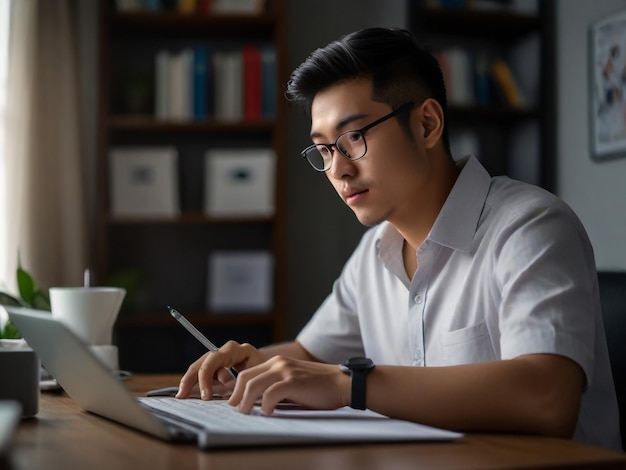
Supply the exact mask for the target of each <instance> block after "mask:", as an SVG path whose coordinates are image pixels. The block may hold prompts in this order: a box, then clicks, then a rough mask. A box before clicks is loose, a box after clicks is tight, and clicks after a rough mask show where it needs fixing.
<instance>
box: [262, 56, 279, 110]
mask: <svg viewBox="0 0 626 470" xmlns="http://www.w3.org/2000/svg"><path fill="white" fill-rule="evenodd" d="M276 77H277V74H276V49H275V48H274V47H271V46H267V47H264V48H263V50H262V51H261V89H262V97H261V113H262V115H263V117H264V118H267V119H272V118H274V117H275V116H276V99H277V96H276V95H277V93H276V87H277V86H278V84H277V82H276V80H277V78H276Z"/></svg>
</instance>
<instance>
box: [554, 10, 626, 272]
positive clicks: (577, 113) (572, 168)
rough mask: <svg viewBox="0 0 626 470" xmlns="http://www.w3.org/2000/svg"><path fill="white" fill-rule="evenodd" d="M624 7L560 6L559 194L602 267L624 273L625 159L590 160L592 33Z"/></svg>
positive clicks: (558, 34) (625, 224) (557, 31)
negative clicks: (589, 48)
mask: <svg viewBox="0 0 626 470" xmlns="http://www.w3.org/2000/svg"><path fill="white" fill-rule="evenodd" d="M625 9H626V1H625V0H594V1H589V0H558V4H557V25H556V37H557V49H556V50H557V54H556V56H557V83H558V87H557V90H558V91H557V118H558V119H557V129H558V130H557V148H558V155H557V192H558V194H559V196H561V197H562V198H563V199H564V200H565V201H566V202H567V203H568V204H570V205H571V206H572V208H573V209H574V211H576V213H577V214H578V215H579V217H580V218H581V220H582V222H583V224H584V225H585V227H586V229H587V231H588V233H589V236H590V238H591V242H592V244H593V246H594V250H595V255H596V264H597V266H598V269H619V270H626V158H621V159H617V160H610V161H603V162H601V163H598V162H595V161H592V160H591V158H590V152H589V150H588V149H589V138H588V129H589V119H588V116H589V106H588V97H587V93H588V89H589V83H588V66H589V65H588V56H587V41H588V31H589V26H590V24H591V23H593V22H595V21H598V20H601V19H604V18H605V17H606V16H608V15H609V14H611V13H614V12H617V11H624V10H625Z"/></svg>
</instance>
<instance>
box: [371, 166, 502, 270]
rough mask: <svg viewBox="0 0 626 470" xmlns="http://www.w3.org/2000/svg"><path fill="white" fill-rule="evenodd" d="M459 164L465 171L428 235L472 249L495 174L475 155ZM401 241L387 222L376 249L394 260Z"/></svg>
mask: <svg viewBox="0 0 626 470" xmlns="http://www.w3.org/2000/svg"><path fill="white" fill-rule="evenodd" d="M457 165H458V166H459V168H460V169H461V173H460V174H459V176H458V178H457V180H456V182H455V183H454V186H453V187H452V190H451V191H450V194H449V195H448V197H447V199H446V202H445V203H444V205H443V207H442V208H441V211H440V212H439V215H438V216H437V219H436V220H435V224H434V225H433V228H432V229H431V231H430V234H429V235H428V237H427V238H428V239H429V240H432V241H434V242H435V243H438V244H440V245H444V246H447V247H449V248H452V249H455V250H460V251H466V252H469V251H470V248H471V246H472V240H473V239H474V234H475V233H476V229H477V227H478V221H479V220H480V215H481V213H482V211H483V207H484V205H485V201H486V199H487V194H488V193H489V187H490V186H491V176H490V175H489V173H488V172H487V170H485V168H484V167H483V166H482V165H481V164H480V162H479V161H478V160H477V159H476V158H475V157H473V156H470V157H467V158H464V159H462V160H459V161H458V162H457ZM401 242H402V237H401V236H400V234H399V233H398V232H397V231H396V230H395V228H394V227H393V226H392V225H391V224H390V223H388V222H385V223H383V224H382V226H381V227H379V230H378V234H377V241H376V248H377V251H378V255H379V256H380V258H381V259H383V260H385V259H387V260H391V259H392V257H393V256H394V253H397V251H396V249H395V248H397V246H398V244H399V243H401ZM400 246H401V245H400Z"/></svg>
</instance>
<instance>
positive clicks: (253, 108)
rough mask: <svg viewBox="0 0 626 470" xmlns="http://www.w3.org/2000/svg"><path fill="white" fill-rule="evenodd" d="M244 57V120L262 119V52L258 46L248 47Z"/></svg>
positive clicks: (242, 52) (244, 50)
mask: <svg viewBox="0 0 626 470" xmlns="http://www.w3.org/2000/svg"><path fill="white" fill-rule="evenodd" d="M241 54H242V57H243V87H244V119H247V120H258V119H260V118H261V51H260V50H259V48H258V47H256V46H246V47H244V48H243V49H242V51H241Z"/></svg>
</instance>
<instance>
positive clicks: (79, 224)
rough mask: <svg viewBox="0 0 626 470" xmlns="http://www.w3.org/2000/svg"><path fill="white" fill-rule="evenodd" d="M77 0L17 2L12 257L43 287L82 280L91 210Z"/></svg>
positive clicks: (11, 272)
mask: <svg viewBox="0 0 626 470" xmlns="http://www.w3.org/2000/svg"><path fill="white" fill-rule="evenodd" d="M73 7H74V5H73V2H72V1H71V0H17V1H15V0H14V1H13V3H12V10H11V17H10V37H9V55H8V58H9V60H8V79H7V100H6V137H5V148H4V157H5V160H6V162H5V163H6V167H5V168H6V175H5V176H6V178H5V179H6V184H5V187H4V188H3V189H4V190H5V194H6V209H7V210H6V220H4V221H0V223H2V224H3V225H4V226H5V227H6V243H5V246H4V247H0V248H2V249H3V252H1V253H0V256H2V257H4V258H5V260H6V263H5V264H6V272H5V273H0V275H2V274H3V275H4V277H5V278H6V279H7V284H8V286H9V288H10V290H12V291H14V292H15V290H16V287H15V269H16V266H17V254H18V251H19V253H20V258H21V264H22V267H24V268H25V269H26V270H27V271H29V272H31V274H32V275H33V276H34V278H35V280H36V281H37V283H38V285H39V286H40V287H42V288H47V287H51V286H63V285H80V284H81V282H82V273H83V270H84V268H85V267H86V254H87V246H86V217H85V191H84V189H85V188H84V187H83V185H84V177H83V176H84V175H83V172H84V170H83V161H82V159H81V141H80V136H81V129H80V125H81V118H80V116H79V110H80V103H79V96H80V93H79V84H80V80H79V77H78V69H79V68H78V64H77V43H76V32H75V28H74V26H75V23H74V21H73V18H74V16H73V15H74V8H73Z"/></svg>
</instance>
